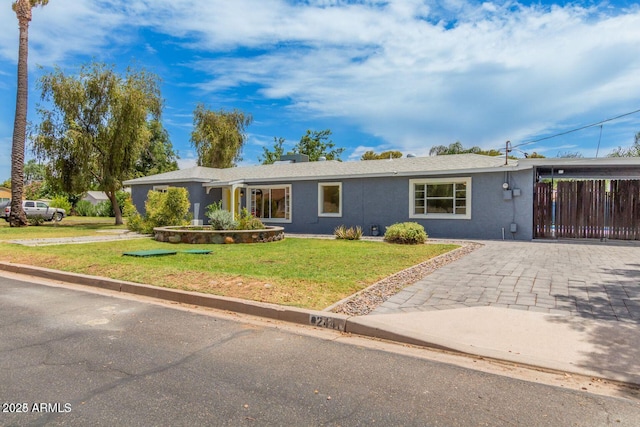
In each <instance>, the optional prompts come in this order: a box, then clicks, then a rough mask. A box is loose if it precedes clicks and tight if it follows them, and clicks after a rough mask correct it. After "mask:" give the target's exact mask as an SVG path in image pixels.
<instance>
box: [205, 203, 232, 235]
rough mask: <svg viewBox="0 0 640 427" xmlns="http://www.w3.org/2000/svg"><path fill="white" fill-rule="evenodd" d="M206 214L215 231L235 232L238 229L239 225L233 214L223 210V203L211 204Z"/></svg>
mask: <svg viewBox="0 0 640 427" xmlns="http://www.w3.org/2000/svg"><path fill="white" fill-rule="evenodd" d="M205 212H206V215H207V217H208V218H209V224H211V228H213V229H214V230H235V229H236V228H238V223H237V222H236V221H234V219H233V214H232V213H231V212H229V211H226V210H224V209H222V202H219V203H212V204H210V205H209V206H207V209H206V211H205Z"/></svg>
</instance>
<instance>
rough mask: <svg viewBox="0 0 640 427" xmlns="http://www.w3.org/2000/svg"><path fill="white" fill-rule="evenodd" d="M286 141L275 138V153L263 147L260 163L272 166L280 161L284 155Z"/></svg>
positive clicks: (259, 158)
mask: <svg viewBox="0 0 640 427" xmlns="http://www.w3.org/2000/svg"><path fill="white" fill-rule="evenodd" d="M284 141H285V139H284V138H282V137H280V138H276V137H275V136H274V137H273V151H271V150H269V149H268V148H267V147H262V155H261V156H260V157H258V161H259V162H260V163H261V164H263V165H270V164H273V163H274V162H276V161H278V160H280V157H282V155H283V154H284Z"/></svg>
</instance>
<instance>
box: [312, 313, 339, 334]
mask: <svg viewBox="0 0 640 427" xmlns="http://www.w3.org/2000/svg"><path fill="white" fill-rule="evenodd" d="M309 323H310V324H311V325H312V326H317V327H319V328H327V329H335V330H338V331H344V321H341V320H336V319H333V318H332V317H325V316H314V315H311V316H309Z"/></svg>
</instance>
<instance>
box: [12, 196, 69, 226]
mask: <svg viewBox="0 0 640 427" xmlns="http://www.w3.org/2000/svg"><path fill="white" fill-rule="evenodd" d="M22 209H24V213H25V214H26V215H27V218H42V219H44V220H45V221H61V220H62V218H64V217H65V216H66V215H67V212H66V211H65V210H64V209H61V208H53V207H50V206H49V205H48V204H46V203H45V202H40V201H37V200H25V201H23V202H22ZM2 212H3V216H4V220H5V221H7V222H8V221H9V214H10V213H11V202H7V204H6V205H5V207H4V209H3V210H2Z"/></svg>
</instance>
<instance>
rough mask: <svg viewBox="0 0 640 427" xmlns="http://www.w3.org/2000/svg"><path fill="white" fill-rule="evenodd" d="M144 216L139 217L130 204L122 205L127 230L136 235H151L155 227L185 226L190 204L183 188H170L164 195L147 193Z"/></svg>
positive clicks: (153, 192) (155, 192) (187, 193)
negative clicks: (134, 232) (136, 233)
mask: <svg viewBox="0 0 640 427" xmlns="http://www.w3.org/2000/svg"><path fill="white" fill-rule="evenodd" d="M144 206H145V208H146V211H147V213H146V215H144V216H141V215H140V214H139V213H138V211H137V210H136V208H135V206H133V204H131V203H124V208H123V214H124V216H125V217H126V218H127V228H128V229H129V230H132V231H136V232H138V233H143V234H150V233H153V229H154V228H155V227H165V226H172V225H173V226H177V225H187V224H188V223H189V220H188V219H187V218H188V214H189V207H190V206H191V203H190V202H189V192H188V191H187V190H186V189H185V188H177V187H170V188H169V189H168V190H167V192H166V193H161V192H159V191H153V190H151V191H149V193H147V201H146V202H145V204H144Z"/></svg>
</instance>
